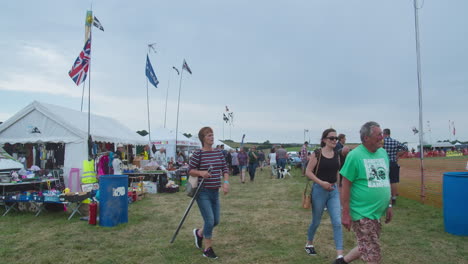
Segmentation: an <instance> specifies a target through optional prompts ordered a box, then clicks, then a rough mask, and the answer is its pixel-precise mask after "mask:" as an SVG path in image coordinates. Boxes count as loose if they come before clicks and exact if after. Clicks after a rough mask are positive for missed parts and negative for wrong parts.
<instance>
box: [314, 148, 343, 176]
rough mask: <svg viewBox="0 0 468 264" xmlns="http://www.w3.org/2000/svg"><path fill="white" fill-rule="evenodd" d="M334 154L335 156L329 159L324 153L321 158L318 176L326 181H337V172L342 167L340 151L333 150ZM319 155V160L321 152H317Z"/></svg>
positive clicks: (317, 155)
mask: <svg viewBox="0 0 468 264" xmlns="http://www.w3.org/2000/svg"><path fill="white" fill-rule="evenodd" d="M333 153H334V155H333V158H331V159H329V158H327V157H325V156H324V155H323V154H322V157H321V158H320V164H319V167H318V172H317V175H316V176H317V178H319V179H320V180H322V181H326V182H329V183H336V180H337V178H336V173H337V172H338V169H339V168H340V163H339V161H338V152H337V151H333ZM315 154H316V157H317V162H318V159H319V155H321V154H320V153H315Z"/></svg>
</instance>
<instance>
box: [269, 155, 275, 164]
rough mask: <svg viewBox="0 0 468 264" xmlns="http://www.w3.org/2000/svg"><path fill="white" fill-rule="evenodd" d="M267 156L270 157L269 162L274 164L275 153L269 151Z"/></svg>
mask: <svg viewBox="0 0 468 264" xmlns="http://www.w3.org/2000/svg"><path fill="white" fill-rule="evenodd" d="M268 157H269V159H270V164H272V163H273V164H276V153H270V154H268Z"/></svg>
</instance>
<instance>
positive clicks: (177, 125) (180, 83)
mask: <svg viewBox="0 0 468 264" xmlns="http://www.w3.org/2000/svg"><path fill="white" fill-rule="evenodd" d="M183 74H184V65H183V64H182V68H181V73H180V81H179V97H178V99H177V119H176V130H175V133H176V135H175V153H176V154H177V136H178V133H179V106H180V91H181V90H182V75H183Z"/></svg>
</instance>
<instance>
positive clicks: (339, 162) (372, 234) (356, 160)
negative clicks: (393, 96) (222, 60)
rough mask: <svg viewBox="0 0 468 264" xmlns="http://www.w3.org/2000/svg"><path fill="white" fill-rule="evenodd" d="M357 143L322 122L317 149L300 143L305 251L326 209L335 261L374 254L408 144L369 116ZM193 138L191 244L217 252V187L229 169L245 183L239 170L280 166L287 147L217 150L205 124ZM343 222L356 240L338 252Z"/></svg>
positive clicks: (312, 249)
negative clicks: (306, 215) (197, 218)
mask: <svg viewBox="0 0 468 264" xmlns="http://www.w3.org/2000/svg"><path fill="white" fill-rule="evenodd" d="M359 133H360V138H361V144H360V145H359V146H357V147H356V148H354V149H353V150H352V151H351V150H350V149H349V148H348V147H346V146H345V144H346V135H344V134H339V135H337V133H336V130H334V129H332V128H329V129H326V130H325V131H323V133H322V136H321V141H320V146H321V147H320V148H318V149H316V150H315V151H313V152H312V153H311V152H309V151H308V142H307V141H306V142H304V145H303V146H302V148H301V152H300V157H301V167H302V173H303V176H306V177H307V178H308V179H310V180H311V181H312V183H313V184H312V188H311V200H312V201H311V203H312V209H311V214H312V221H311V223H310V225H309V228H308V230H307V242H306V244H305V251H306V253H307V254H308V255H311V256H314V255H317V250H316V247H320V245H316V244H314V240H315V235H316V231H317V229H318V228H319V226H320V222H321V218H322V215H323V213H324V211H325V210H327V211H328V214H329V215H330V220H331V223H332V229H333V239H334V243H335V248H336V254H337V256H336V259H335V261H334V263H350V262H352V261H354V260H356V259H359V258H360V259H362V260H363V261H364V262H366V263H379V262H380V261H381V258H382V255H381V245H380V235H381V229H382V226H381V222H380V219H381V218H382V217H385V223H388V222H390V221H391V219H392V217H393V211H392V207H393V206H394V205H395V204H396V197H397V196H398V192H397V188H396V187H397V184H398V182H399V165H398V158H399V157H401V156H403V155H405V153H406V152H407V151H408V149H407V147H406V146H405V145H403V144H401V143H400V142H398V141H397V140H395V139H393V138H391V137H390V129H384V130H382V129H381V128H380V125H379V124H378V123H376V122H372V121H370V122H367V123H365V124H364V125H362V127H361V129H360V131H359ZM198 136H199V139H200V141H201V143H202V146H203V147H202V149H201V150H200V151H198V152H194V153H193V154H192V156H191V158H190V161H189V167H190V168H189V174H190V175H191V176H194V177H198V179H199V183H201V182H202V181H201V180H202V179H205V181H204V182H205V184H204V185H200V190H201V191H200V195H199V196H198V197H197V198H196V201H197V204H198V207H199V209H200V213H201V215H202V217H203V221H204V224H203V227H201V228H196V229H194V230H193V235H194V238H195V245H196V246H197V247H198V248H202V249H203V256H205V257H208V258H217V255H216V254H215V253H214V250H213V247H212V245H213V241H212V235H213V228H214V227H215V226H217V225H218V224H219V222H220V210H221V206H220V201H219V191H218V190H219V188H222V190H223V192H224V194H227V193H228V192H229V176H230V175H239V176H240V177H239V178H240V181H241V182H242V183H245V172H246V171H248V172H249V176H250V181H251V182H254V180H255V172H256V170H257V168H260V169H263V167H264V164H265V163H266V162H267V163H268V164H269V165H270V167H271V175H272V177H275V176H276V177H278V175H277V174H278V170H280V169H284V168H285V166H286V160H287V158H288V153H287V151H286V149H285V148H284V147H283V146H277V147H273V148H272V149H271V150H270V153H269V154H268V155H265V154H264V152H263V151H262V150H257V148H256V146H252V147H251V148H249V149H248V150H246V149H245V148H243V147H241V148H239V149H231V150H229V151H227V150H224V146H223V145H220V146H216V147H213V138H214V134H213V130H212V129H211V128H209V127H204V128H202V129H201V130H200V132H199V134H198ZM343 227H344V228H345V229H347V230H350V229H352V230H353V231H354V233H355V235H356V244H357V246H356V247H355V248H353V249H351V250H350V251H349V252H348V253H347V254H344V250H345V249H344V243H343Z"/></svg>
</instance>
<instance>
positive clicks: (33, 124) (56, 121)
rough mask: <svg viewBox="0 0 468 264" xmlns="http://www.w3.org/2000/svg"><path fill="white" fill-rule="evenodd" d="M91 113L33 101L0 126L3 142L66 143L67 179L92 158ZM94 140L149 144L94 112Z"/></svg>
mask: <svg viewBox="0 0 468 264" xmlns="http://www.w3.org/2000/svg"><path fill="white" fill-rule="evenodd" d="M87 133H88V113H86V112H80V111H76V110H72V109H69V108H65V107H61V106H56V105H51V104H45V103H40V102H37V101H34V102H32V103H31V104H29V105H28V106H26V107H25V108H23V109H22V110H20V111H19V112H18V113H16V114H15V115H13V116H12V117H11V118H10V119H8V120H7V121H5V122H4V123H3V124H1V125H0V144H5V143H10V144H15V143H23V144H26V143H64V144H65V160H64V169H63V171H64V176H65V177H64V178H65V181H67V179H68V177H67V176H68V172H69V171H70V169H71V168H79V169H80V170H82V162H83V160H85V159H87V157H88V148H87ZM90 133H91V137H92V139H93V141H97V142H107V143H114V144H118V143H122V144H133V145H146V144H147V143H148V141H145V140H144V138H143V137H141V136H140V135H138V134H137V133H136V132H134V131H132V130H130V129H129V128H127V127H125V126H124V125H122V124H121V123H119V122H118V121H116V120H114V119H112V118H109V117H103V116H98V115H93V114H91V131H90Z"/></svg>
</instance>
